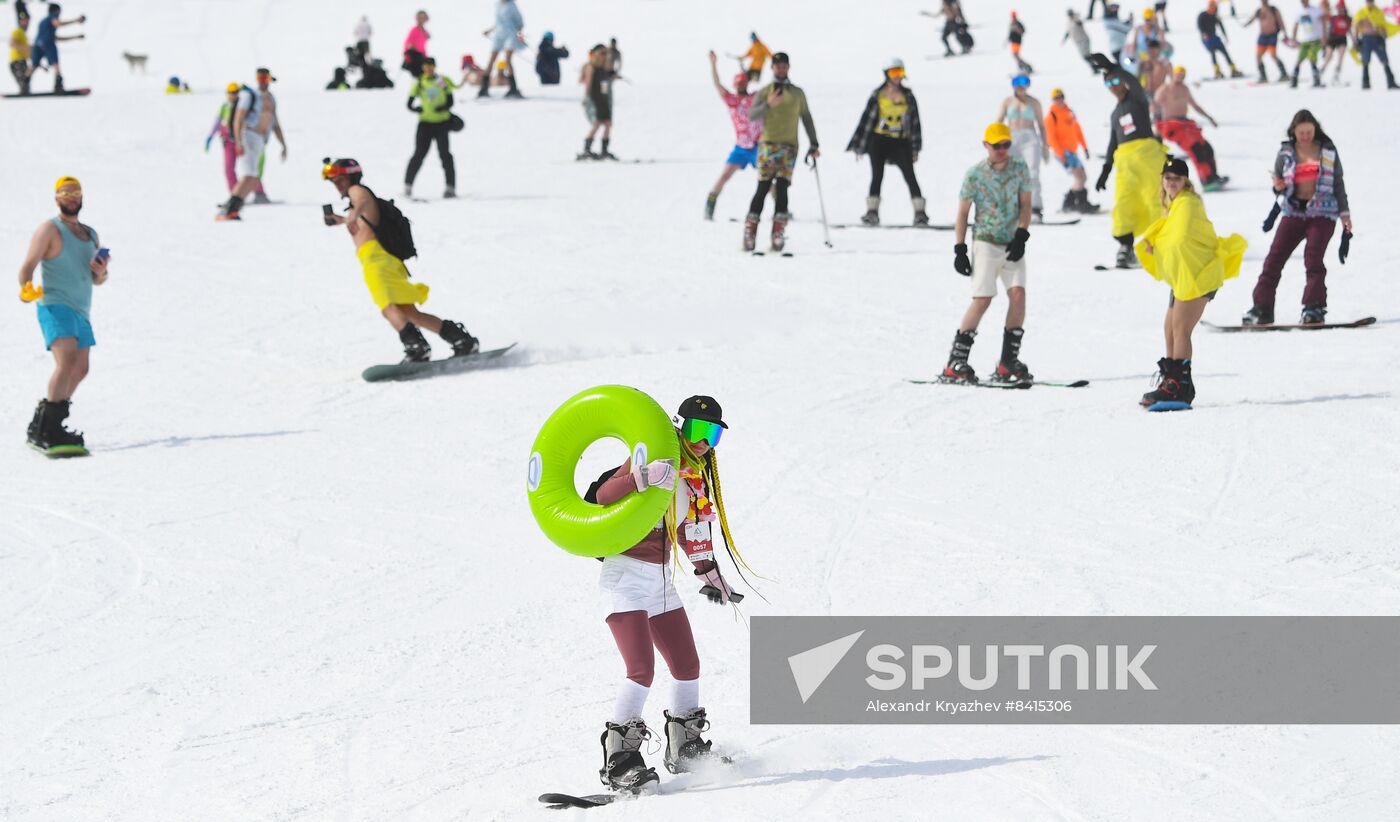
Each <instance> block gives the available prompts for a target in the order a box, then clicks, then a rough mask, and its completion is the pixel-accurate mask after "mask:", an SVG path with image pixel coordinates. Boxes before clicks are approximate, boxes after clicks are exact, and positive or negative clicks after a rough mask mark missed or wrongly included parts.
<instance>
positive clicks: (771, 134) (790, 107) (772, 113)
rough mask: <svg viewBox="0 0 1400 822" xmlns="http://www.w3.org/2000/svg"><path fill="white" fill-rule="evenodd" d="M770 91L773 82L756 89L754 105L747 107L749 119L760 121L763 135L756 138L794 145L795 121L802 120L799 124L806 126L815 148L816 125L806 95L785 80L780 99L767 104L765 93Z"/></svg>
mask: <svg viewBox="0 0 1400 822" xmlns="http://www.w3.org/2000/svg"><path fill="white" fill-rule="evenodd" d="M772 91H773V84H772V83H769V84H768V85H766V86H764V87H763V88H761V89H759V90H758V92H757V93H756V94H754V96H753V105H752V106H750V107H749V119H750V120H762V121H763V135H762V136H761V137H759V141H760V142H764V143H783V144H785V145H790V146H794V147H796V146H797V121H798V120H801V121H802V127H803V128H804V129H806V130H807V141H808V142H810V143H811V144H812V146H811V147H812V148H816V147H817V126H816V124H815V123H813V122H812V111H811V109H809V108H807V95H806V94H805V93H803V91H802V89H800V88H798V87H797V86H794V85H793V84H791V83H787V84H786V85H784V86H783V99H782V100H781V101H780V102H779V103H778V105H776V106H774V107H773V108H769V107H768V95H769V93H770V92H772Z"/></svg>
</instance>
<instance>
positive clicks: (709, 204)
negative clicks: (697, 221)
mask: <svg viewBox="0 0 1400 822" xmlns="http://www.w3.org/2000/svg"><path fill="white" fill-rule="evenodd" d="M718 202H719V195H718V194H715V193H714V192H713V191H712V192H710V194H709V196H707V197H706V198H705V221H706V222H711V223H712V222H714V221H715V204H716V203H718Z"/></svg>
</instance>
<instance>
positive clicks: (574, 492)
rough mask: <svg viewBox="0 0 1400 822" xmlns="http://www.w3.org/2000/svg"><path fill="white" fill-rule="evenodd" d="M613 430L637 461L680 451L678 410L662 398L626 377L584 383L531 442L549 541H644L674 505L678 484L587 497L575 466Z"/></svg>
mask: <svg viewBox="0 0 1400 822" xmlns="http://www.w3.org/2000/svg"><path fill="white" fill-rule="evenodd" d="M607 437H612V438H614V439H619V440H622V442H624V443H626V445H627V450H628V451H629V452H630V453H631V454H632V461H633V462H634V463H636V462H641V463H648V462H651V461H653V460H661V459H672V460H679V459H680V441H679V440H678V439H677V438H676V429H675V427H674V426H673V425H672V424H671V418H670V417H669V416H667V414H666V412H665V411H664V410H662V408H661V406H660V405H658V404H657V403H656V400H654V399H652V398H651V397H649V396H647V395H646V394H645V393H643V392H641V391H638V390H637V389H635V388H629V387H627V386H625V385H600V386H598V387H596V388H590V389H588V390H586V391H580V392H579V393H577V394H575V395H574V396H572V397H570V398H569V400H568V401H567V402H565V403H564V404H563V405H561V406H559V408H558V410H556V411H555V412H554V413H553V414H550V415H549V419H547V420H545V423H544V425H543V426H542V427H541V428H540V433H539V435H538V436H536V437H535V444H534V446H533V447H531V449H530V466H529V475H528V477H527V479H526V488H527V490H528V492H529V496H530V513H532V514H534V515H535V522H537V523H539V526H540V530H541V531H543V532H544V535H545V536H547V537H549V539H550V541H551V542H553V543H554V544H555V545H558V546H559V547H560V548H563V549H564V550H565V551H568V552H569V553H571V554H577V555H578V556H582V557H607V556H612V555H613V554H620V553H622V552H623V551H626V550H627V549H628V548H631V547H632V546H634V545H636V544H637V543H638V542H641V540H642V538H643V537H645V536H646V535H647V533H648V532H649V531H651V529H653V528H655V527H656V523H657V522H659V521H660V520H661V518H662V517H663V516H665V514H666V509H667V508H668V507H670V505H671V496H672V494H671V492H670V491H667V490H665V489H664V488H648V489H647V490H646V491H644V492H642V493H640V494H628V495H627V496H626V497H625V498H623V499H621V500H619V501H617V502H615V503H613V504H612V505H594V504H593V503H591V502H585V501H584V499H583V497H581V496H579V493H578V489H577V488H575V487H574V469H575V468H576V467H577V466H578V461H579V458H580V457H582V456H583V452H584V450H586V449H587V448H588V446H590V445H592V444H593V443H595V442H597V441H598V440H600V439H604V438H607Z"/></svg>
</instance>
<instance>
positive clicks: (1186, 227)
mask: <svg viewBox="0 0 1400 822" xmlns="http://www.w3.org/2000/svg"><path fill="white" fill-rule="evenodd" d="M1187 175H1188V172H1187V168H1186V161H1185V160H1183V159H1181V158H1180V157H1171V158H1168V160H1167V163H1166V165H1165V166H1163V167H1162V189H1161V192H1162V206H1163V207H1164V208H1165V209H1166V214H1165V215H1164V216H1163V217H1161V218H1160V219H1159V220H1157V222H1155V223H1153V224H1152V225H1151V226H1149V227H1148V229H1147V231H1146V232H1145V233H1144V234H1143V235H1142V239H1141V240H1140V241H1139V242H1138V244H1137V257H1138V260H1140V261H1141V262H1142V267H1143V268H1144V269H1145V270H1146V271H1147V273H1148V274H1151V275H1152V276H1153V277H1155V278H1156V279H1159V280H1161V281H1162V282H1165V283H1166V284H1167V285H1170V286H1171V288H1172V296H1171V301H1170V302H1169V303H1168V304H1167V318H1166V322H1165V323H1164V331H1165V333H1166V339H1167V356H1165V357H1163V358H1162V359H1160V360H1158V361H1157V369H1158V374H1159V379H1158V383H1157V387H1156V388H1155V389H1154V390H1152V391H1149V392H1147V393H1146V394H1143V395H1142V405H1143V407H1144V408H1146V409H1147V410H1149V411H1183V410H1187V409H1189V408H1190V407H1191V402H1192V401H1193V400H1194V399H1195V398H1196V386H1195V384H1194V383H1193V382H1192V380H1191V332H1192V331H1193V330H1194V329H1195V327H1196V323H1198V322H1200V320H1201V314H1203V313H1205V310H1206V303H1208V302H1210V300H1211V298H1212V297H1214V296H1215V292H1216V291H1217V290H1219V288H1220V286H1221V285H1223V284H1224V283H1225V281H1226V280H1228V279H1230V278H1232V277H1238V276H1239V274H1240V262H1241V260H1243V259H1244V250H1245V247H1246V246H1247V243H1246V242H1245V239H1244V238H1243V237H1241V236H1240V235H1238V234H1231V235H1230V236H1228V237H1224V238H1221V237H1218V236H1216V233H1215V226H1213V225H1211V222H1210V219H1209V218H1207V217H1206V208H1205V204H1204V203H1202V202H1201V197H1200V195H1198V194H1197V193H1196V190H1195V189H1194V188H1193V187H1192V186H1191V181H1190V179H1189V178H1188V176H1187Z"/></svg>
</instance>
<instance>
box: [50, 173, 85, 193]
mask: <svg viewBox="0 0 1400 822" xmlns="http://www.w3.org/2000/svg"><path fill="white" fill-rule="evenodd" d="M66 185H75V186H77V187H78V188H80V189H81V188H82V187H83V184H82V183H80V182H78V178H77V177H59V178H58V182H56V183H54V184H53V190H54V192H55V193H57V192H59V191H62V190H63V187H64V186H66Z"/></svg>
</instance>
